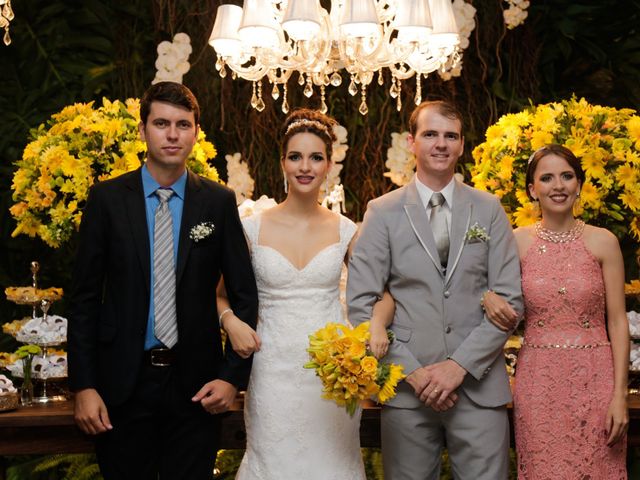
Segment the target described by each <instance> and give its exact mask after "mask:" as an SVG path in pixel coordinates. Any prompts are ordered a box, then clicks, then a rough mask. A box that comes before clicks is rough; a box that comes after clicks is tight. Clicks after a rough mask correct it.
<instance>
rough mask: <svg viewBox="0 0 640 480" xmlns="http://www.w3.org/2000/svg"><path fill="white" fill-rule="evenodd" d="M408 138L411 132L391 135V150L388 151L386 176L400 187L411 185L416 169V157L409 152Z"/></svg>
mask: <svg viewBox="0 0 640 480" xmlns="http://www.w3.org/2000/svg"><path fill="white" fill-rule="evenodd" d="M408 136H409V132H402V133H396V132H393V133H392V134H391V148H389V149H388V150H387V161H386V162H385V163H384V165H385V167H387V168H388V169H389V171H388V172H385V173H384V176H385V177H389V178H390V179H391V181H392V182H393V183H395V184H396V185H398V186H400V187H401V186H403V185H406V184H407V183H409V181H410V180H411V178H412V177H413V173H414V171H415V168H416V157H415V155H414V154H413V152H412V151H411V150H409V144H408V141H407V137H408Z"/></svg>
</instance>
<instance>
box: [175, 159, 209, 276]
mask: <svg viewBox="0 0 640 480" xmlns="http://www.w3.org/2000/svg"><path fill="white" fill-rule="evenodd" d="M201 194H202V184H201V182H200V179H199V178H198V176H197V175H195V174H194V173H192V172H190V171H188V170H187V188H186V189H185V193H184V205H183V207H182V223H181V224H180V243H179V244H178V266H177V268H176V285H178V284H179V283H180V279H181V278H182V274H183V273H184V269H185V267H186V265H187V259H188V258H189V252H190V251H191V246H192V244H193V241H192V240H191V239H190V238H189V232H190V230H191V228H192V227H194V226H195V225H196V224H197V223H198V221H199V219H201V218H202V214H201V212H202V209H203V208H204V202H203V201H202V199H201Z"/></svg>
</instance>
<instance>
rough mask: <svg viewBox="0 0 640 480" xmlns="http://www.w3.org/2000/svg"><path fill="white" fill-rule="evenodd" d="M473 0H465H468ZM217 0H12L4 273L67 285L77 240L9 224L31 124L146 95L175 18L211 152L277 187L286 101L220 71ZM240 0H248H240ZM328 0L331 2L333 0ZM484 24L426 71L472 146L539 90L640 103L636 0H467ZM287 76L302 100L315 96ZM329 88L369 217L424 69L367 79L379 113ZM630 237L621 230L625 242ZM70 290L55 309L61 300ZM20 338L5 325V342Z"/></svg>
mask: <svg viewBox="0 0 640 480" xmlns="http://www.w3.org/2000/svg"><path fill="white" fill-rule="evenodd" d="M468 1H469V0H468ZM220 3H221V1H220V0H213V1H210V0H151V1H150V0H111V1H109V2H103V1H99V0H49V1H45V0H14V1H13V7H14V10H15V20H14V21H13V22H12V24H11V36H12V39H13V43H12V44H11V46H9V47H5V46H4V45H0V92H1V93H0V210H1V211H2V212H3V214H2V215H0V287H2V288H4V287H6V286H10V285H27V284H29V283H30V272H29V268H28V265H29V262H30V261H31V260H39V261H40V262H41V264H42V271H41V285H43V286H59V287H63V288H65V289H66V290H68V287H69V280H70V275H69V272H70V269H71V260H72V258H73V251H74V244H73V242H71V244H69V245H67V246H65V247H64V248H60V249H58V250H52V249H50V248H48V247H46V246H45V245H44V244H43V243H42V242H40V241H39V240H33V239H30V238H27V237H24V236H21V237H18V238H11V232H12V231H13V229H14V228H15V224H14V222H13V220H12V219H11V217H10V216H9V214H8V208H9V206H10V205H11V190H10V185H11V180H12V175H13V171H14V166H13V162H14V161H15V160H16V159H18V158H20V156H21V153H22V149H23V148H24V146H25V145H26V144H27V143H28V141H29V131H30V130H31V129H32V128H35V127H37V126H38V125H39V124H40V123H42V122H44V121H46V119H47V118H48V117H49V116H50V115H51V114H52V113H54V112H56V111H58V110H60V109H61V108H62V107H64V106H65V105H68V104H70V103H73V102H78V101H90V100H100V99H101V98H102V97H103V96H106V97H108V98H110V99H120V100H124V99H126V98H127V97H131V96H140V95H141V94H142V93H143V92H144V90H145V89H146V88H147V86H148V85H149V84H150V82H151V79H152V78H153V76H154V74H155V67H154V63H155V59H156V55H157V54H156V45H157V44H158V43H159V42H160V41H162V40H171V39H172V37H173V35H174V34H175V33H178V32H181V31H183V32H185V33H187V34H189V36H190V37H191V42H192V46H193V53H192V54H191V56H190V58H189V61H190V63H191V70H190V72H189V73H188V74H187V75H186V76H185V79H184V83H185V84H186V85H187V86H189V87H190V88H191V89H192V90H193V91H194V92H195V94H196V96H197V97H198V99H199V100H200V103H201V106H202V109H203V117H202V128H203V129H204V130H205V131H206V133H207V136H208V138H210V139H211V140H212V141H213V142H214V144H215V145H216V147H217V149H218V152H219V156H218V158H217V159H216V162H215V166H216V167H217V168H218V170H219V171H220V172H221V174H222V175H223V176H224V172H225V162H224V155H225V154H227V153H233V152H236V151H239V152H242V154H243V157H244V158H246V159H247V160H248V162H249V165H250V167H251V169H252V174H253V176H254V178H255V179H256V192H255V193H256V195H260V194H263V193H266V194H269V195H271V196H275V197H276V199H281V198H282V196H283V193H282V185H281V181H282V180H281V174H280V171H279V167H278V162H277V159H278V155H279V146H278V145H279V143H278V140H279V138H278V137H279V135H278V129H277V128H274V126H277V125H279V124H280V123H281V121H282V119H283V114H282V112H281V111H280V103H279V102H278V103H277V104H274V102H273V100H272V99H271V97H270V95H269V92H270V86H269V85H268V84H266V83H265V85H264V90H265V95H264V99H265V102H266V104H267V107H266V109H265V111H264V112H262V113H257V112H256V111H254V110H251V108H250V106H249V98H250V95H251V93H250V92H251V86H250V84H249V83H247V82H244V81H233V80H231V79H230V76H228V77H227V78H226V79H224V80H223V79H220V77H219V76H218V75H217V73H216V72H215V70H214V62H215V54H214V52H213V49H212V48H211V47H209V46H208V45H207V39H208V37H209V33H210V31H211V28H212V25H213V20H214V16H215V10H216V8H217V6H218V5H219V4H220ZM238 3H240V2H238ZM321 3H322V4H323V5H324V6H325V7H328V0H322V1H321ZM469 3H472V4H473V5H474V7H475V8H476V9H477V16H476V21H477V26H476V29H475V30H474V31H473V33H472V37H471V45H470V46H469V48H468V49H467V50H465V52H464V66H463V74H462V77H460V78H456V79H454V80H452V81H449V82H444V81H442V80H440V79H439V77H437V76H436V75H433V76H431V77H430V78H429V79H428V80H427V81H424V82H423V97H424V98H426V97H435V98H438V97H440V98H448V99H451V100H453V101H454V102H456V103H457V104H458V106H459V107H460V109H461V110H462V111H463V112H464V115H465V137H466V142H467V145H466V152H465V156H464V158H463V162H461V170H462V171H463V172H466V167H465V164H468V163H470V162H471V161H472V160H471V156H470V152H471V150H472V147H473V146H474V145H476V144H477V143H479V142H480V141H481V140H482V137H483V134H484V131H485V130H486V128H487V126H489V125H490V124H491V123H493V122H495V121H496V120H497V119H498V117H499V116H501V115H502V114H504V113H507V112H513V111H519V110H521V109H522V108H524V107H526V106H527V105H529V104H530V103H543V102H548V101H556V100H560V99H563V98H568V97H569V96H570V95H571V94H572V93H575V94H577V95H578V96H584V97H585V98H586V99H587V100H588V101H590V102H592V103H600V104H603V105H608V106H614V107H630V108H635V109H640V82H638V79H639V78H640V35H639V32H638V25H640V0H533V1H532V4H531V6H530V7H529V18H528V19H527V20H526V22H525V24H524V25H521V26H519V27H517V28H516V29H514V30H509V31H508V30H506V29H505V27H504V24H503V22H502V8H503V7H504V6H505V5H506V4H505V3H504V2H503V1H502V0H482V1H480V0H471V1H470V2H469ZM296 80H297V78H293V79H292V80H291V82H290V85H289V87H290V89H289V92H290V96H289V103H290V104H291V105H292V106H311V107H314V106H317V105H318V104H319V99H318V96H317V95H316V96H314V97H312V98H311V99H306V97H304V96H302V93H301V89H300V88H299V87H298V85H297V83H296ZM343 80H344V81H343V85H342V86H341V87H340V88H337V89H329V90H328V92H327V101H328V104H329V112H330V113H331V114H332V115H334V116H335V117H336V119H337V120H338V121H339V122H340V123H341V124H342V125H344V126H345V127H346V128H347V130H348V132H349V151H348V155H347V159H346V160H345V161H344V170H343V174H342V178H343V184H344V185H345V189H346V192H347V201H348V208H349V212H350V215H351V216H352V217H353V218H354V219H360V218H361V216H362V214H363V212H364V209H365V207H366V202H367V201H368V200H370V199H371V198H373V197H376V196H379V195H381V194H383V193H385V192H387V191H389V190H391V189H392V188H393V187H392V185H391V184H390V182H389V181H388V179H386V178H385V177H384V176H383V173H384V170H385V169H384V161H385V159H386V150H387V148H388V147H389V146H390V143H391V138H390V133H391V132H393V131H396V132H399V131H402V130H406V126H407V120H408V116H409V114H410V111H411V108H412V106H413V103H412V99H413V94H414V83H413V82H411V81H409V82H407V83H406V85H403V87H404V88H403V97H402V99H403V104H404V107H403V110H402V111H401V112H397V111H396V109H395V100H393V99H391V98H390V97H389V95H388V85H389V79H388V78H387V79H386V80H387V85H386V87H385V89H382V88H379V87H373V88H370V89H369V92H368V105H369V112H370V113H369V114H368V115H367V116H366V117H363V116H361V115H360V114H359V113H358V111H357V108H358V102H357V101H356V99H353V98H350V97H349V96H348V94H347V92H346V88H347V84H348V82H347V81H346V79H343ZM623 245H624V242H623ZM632 253H633V252H629V251H627V252H626V254H627V260H628V261H627V266H628V272H627V277H628V278H637V277H638V271H637V266H636V265H635V262H633V261H632V260H631V258H632V257H631V255H632ZM3 297H4V296H2V297H0V323H4V322H7V321H11V320H13V319H15V318H18V317H21V316H23V315H24V314H25V313H26V312H25V310H24V308H21V307H17V306H15V305H13V304H10V303H8V302H6V300H4V298H3ZM64 312H65V304H64V301H63V302H60V303H59V304H56V305H54V311H53V313H59V314H64ZM13 348H15V344H14V343H13V341H12V339H11V338H10V337H8V336H0V351H8V350H12V349H13Z"/></svg>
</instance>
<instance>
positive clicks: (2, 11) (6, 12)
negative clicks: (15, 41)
mask: <svg viewBox="0 0 640 480" xmlns="http://www.w3.org/2000/svg"><path fill="white" fill-rule="evenodd" d="M11 20H13V9H12V8H11V0H0V28H4V36H3V37H2V41H3V42H4V44H5V45H9V44H10V43H11V37H10V36H9V24H10V23H11Z"/></svg>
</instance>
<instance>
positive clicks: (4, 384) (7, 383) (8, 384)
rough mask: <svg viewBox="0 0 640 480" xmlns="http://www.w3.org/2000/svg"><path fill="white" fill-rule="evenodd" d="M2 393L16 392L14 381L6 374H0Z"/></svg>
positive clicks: (0, 390) (0, 392)
mask: <svg viewBox="0 0 640 480" xmlns="http://www.w3.org/2000/svg"><path fill="white" fill-rule="evenodd" d="M2 393H16V388H15V387H14V386H13V382H12V381H11V380H9V379H8V378H7V377H5V376H4V375H0V394H2Z"/></svg>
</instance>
